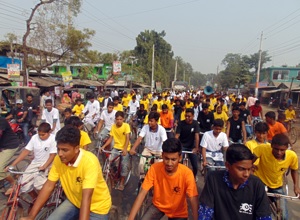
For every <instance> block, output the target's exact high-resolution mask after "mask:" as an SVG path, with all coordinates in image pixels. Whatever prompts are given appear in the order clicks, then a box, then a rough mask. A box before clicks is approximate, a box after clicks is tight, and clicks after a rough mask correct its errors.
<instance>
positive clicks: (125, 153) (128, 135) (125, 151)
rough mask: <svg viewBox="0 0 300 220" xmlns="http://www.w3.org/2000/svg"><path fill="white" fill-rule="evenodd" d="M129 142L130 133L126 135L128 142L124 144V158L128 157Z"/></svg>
mask: <svg viewBox="0 0 300 220" xmlns="http://www.w3.org/2000/svg"><path fill="white" fill-rule="evenodd" d="M129 140H130V133H128V134H126V140H125V144H124V147H123V150H122V151H123V153H122V155H123V156H126V155H127V147H128V144H129Z"/></svg>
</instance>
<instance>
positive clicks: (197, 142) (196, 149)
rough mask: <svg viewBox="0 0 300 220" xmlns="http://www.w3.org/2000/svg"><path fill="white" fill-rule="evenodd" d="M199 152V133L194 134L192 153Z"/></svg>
mask: <svg viewBox="0 0 300 220" xmlns="http://www.w3.org/2000/svg"><path fill="white" fill-rule="evenodd" d="M198 152H199V132H195V148H194V149H193V153H198Z"/></svg>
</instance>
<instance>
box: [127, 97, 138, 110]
mask: <svg viewBox="0 0 300 220" xmlns="http://www.w3.org/2000/svg"><path fill="white" fill-rule="evenodd" d="M128 108H129V114H135V113H136V112H137V110H138V109H139V108H140V103H139V102H138V101H137V100H136V96H135V95H133V96H132V98H131V100H130V101H129V104H128Z"/></svg>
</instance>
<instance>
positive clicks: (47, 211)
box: [35, 204, 56, 220]
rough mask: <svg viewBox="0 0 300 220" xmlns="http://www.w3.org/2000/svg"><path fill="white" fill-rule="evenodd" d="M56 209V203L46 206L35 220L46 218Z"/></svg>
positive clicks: (44, 219)
mask: <svg viewBox="0 0 300 220" xmlns="http://www.w3.org/2000/svg"><path fill="white" fill-rule="evenodd" d="M55 209H56V206H55V204H53V205H51V206H46V207H44V208H43V209H42V210H41V211H40V212H39V213H38V214H37V216H36V217H35V220H46V219H47V218H48V217H49V216H50V215H51V214H52V213H53V212H54V210H55Z"/></svg>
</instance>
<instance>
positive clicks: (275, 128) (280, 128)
mask: <svg viewBox="0 0 300 220" xmlns="http://www.w3.org/2000/svg"><path fill="white" fill-rule="evenodd" d="M268 126H269V131H268V136H267V138H268V140H269V141H270V140H272V138H273V137H274V136H275V135H276V134H282V133H286V132H287V130H286V128H285V127H284V125H283V124H281V123H280V122H277V121H276V122H275V124H274V125H270V124H268Z"/></svg>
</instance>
